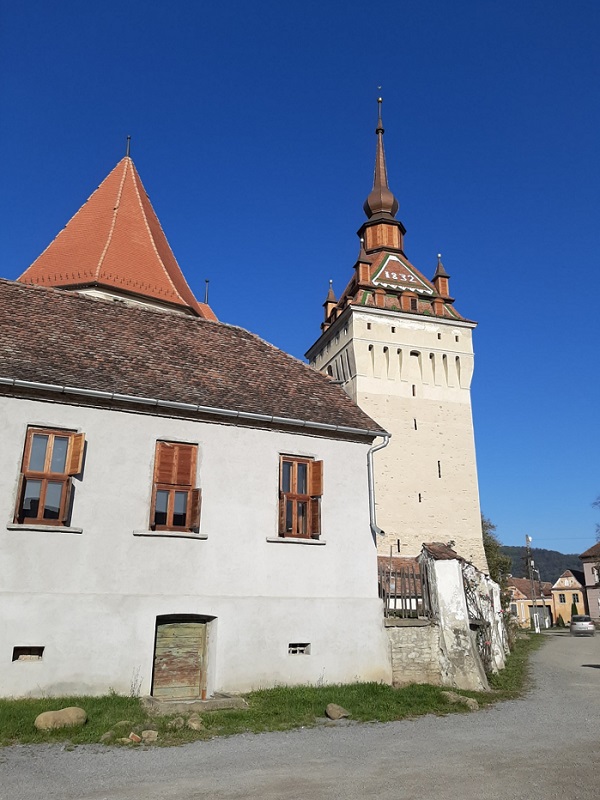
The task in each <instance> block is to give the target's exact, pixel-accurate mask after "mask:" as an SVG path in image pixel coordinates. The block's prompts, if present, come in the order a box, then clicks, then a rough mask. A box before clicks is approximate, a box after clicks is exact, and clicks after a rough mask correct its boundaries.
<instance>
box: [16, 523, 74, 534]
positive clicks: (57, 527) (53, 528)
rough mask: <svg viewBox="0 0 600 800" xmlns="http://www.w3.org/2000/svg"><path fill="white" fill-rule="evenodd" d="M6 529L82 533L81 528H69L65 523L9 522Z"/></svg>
mask: <svg viewBox="0 0 600 800" xmlns="http://www.w3.org/2000/svg"><path fill="white" fill-rule="evenodd" d="M6 530H7V531H41V532H42V533H83V528H71V527H69V526H66V525H32V524H30V523H27V522H25V523H23V524H19V523H16V522H14V523H13V522H11V523H9V524H8V525H7V526H6Z"/></svg>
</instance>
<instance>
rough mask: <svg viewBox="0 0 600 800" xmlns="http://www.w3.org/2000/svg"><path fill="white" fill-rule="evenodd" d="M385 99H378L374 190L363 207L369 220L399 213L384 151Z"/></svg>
mask: <svg viewBox="0 0 600 800" xmlns="http://www.w3.org/2000/svg"><path fill="white" fill-rule="evenodd" d="M382 103H383V99H382V98H381V97H378V98H377V109H378V113H377V127H376V128H375V134H376V136H377V150H376V154H375V176H374V178H373V188H372V190H371V192H370V194H369V196H368V197H367V199H366V200H365V204H364V206H363V208H364V210H365V214H366V215H367V217H368V218H369V219H371V217H373V216H374V215H375V214H389V215H390V216H392V217H394V216H395V215H396V212H397V211H398V208H399V204H398V200H397V199H396V198H395V197H394V195H393V194H392V192H391V191H390V188H389V186H388V179H387V168H386V164H385V151H384V149H383V134H384V127H383V121H382V119H381V105H382Z"/></svg>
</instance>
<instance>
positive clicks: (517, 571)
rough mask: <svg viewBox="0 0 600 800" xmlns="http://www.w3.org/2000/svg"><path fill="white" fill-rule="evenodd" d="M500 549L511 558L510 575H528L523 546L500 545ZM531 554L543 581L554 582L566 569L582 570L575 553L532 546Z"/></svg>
mask: <svg viewBox="0 0 600 800" xmlns="http://www.w3.org/2000/svg"><path fill="white" fill-rule="evenodd" d="M501 549H502V552H503V553H504V555H506V556H509V557H510V559H511V560H512V575H513V576H514V577H515V578H526V577H528V575H527V572H526V567H525V552H526V551H525V548H524V547H508V546H506V545H502V548H501ZM531 555H532V558H533V560H534V561H535V566H536V569H539V571H540V578H541V579H542V580H543V581H551V583H555V582H556V581H557V580H558V579H559V578H560V576H561V575H562V573H563V572H564V571H565V570H566V569H576V570H579V571H581V570H583V565H582V563H581V561H580V560H579V557H578V555H577V554H576V553H559V552H558V551H557V550H544V549H542V548H540V547H532V548H531Z"/></svg>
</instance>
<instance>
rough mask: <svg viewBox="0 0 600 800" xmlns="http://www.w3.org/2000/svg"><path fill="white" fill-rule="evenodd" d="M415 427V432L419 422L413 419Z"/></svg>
mask: <svg viewBox="0 0 600 800" xmlns="http://www.w3.org/2000/svg"><path fill="white" fill-rule="evenodd" d="M413 425H414V426H415V430H417V420H416V419H413Z"/></svg>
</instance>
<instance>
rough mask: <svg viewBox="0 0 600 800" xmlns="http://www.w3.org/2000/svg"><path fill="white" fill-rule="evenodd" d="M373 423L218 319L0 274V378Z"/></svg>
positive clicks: (301, 369)
mask: <svg viewBox="0 0 600 800" xmlns="http://www.w3.org/2000/svg"><path fill="white" fill-rule="evenodd" d="M2 379H17V380H20V381H33V382H36V383H46V384H53V385H59V386H68V387H75V388H84V389H91V390H96V391H101V392H110V393H117V394H122V395H132V396H135V397H144V398H156V399H158V400H165V401H171V402H180V403H188V404H197V405H200V406H205V407H211V408H220V409H228V410H230V411H237V412H241V413H252V414H262V415H268V416H274V417H282V418H285V419H286V420H306V421H311V422H316V423H321V424H325V425H329V426H331V425H334V426H343V427H347V428H355V429H361V430H363V431H364V430H369V431H373V432H374V435H377V434H376V432H377V431H381V428H380V427H379V425H378V424H377V423H375V422H374V421H373V420H372V419H371V418H370V417H368V416H367V415H366V414H365V413H364V412H363V411H361V410H360V409H359V408H358V406H356V405H355V404H354V403H353V402H352V400H350V398H349V397H348V396H347V395H346V393H345V392H344V391H343V390H342V389H341V388H340V387H339V386H336V385H335V384H333V383H332V382H331V380H330V379H329V378H328V377H326V376H324V375H322V374H321V373H319V372H316V371H315V370H312V369H311V368H310V367H308V366H307V365H306V364H303V363H302V362H300V361H298V360H297V359H295V358H293V357H292V356H289V355H287V354H286V353H283V352H282V351H281V350H278V349H277V348H275V347H273V346H272V345H270V344H268V343H267V342H265V341H263V340H262V339H260V338H259V337H258V336H255V335H254V334H252V333H249V332H248V331H245V330H243V329H241V328H237V327H233V326H231V325H225V324H224V323H220V322H213V321H210V320H205V319H201V318H199V317H192V316H188V315H185V314H172V313H169V312H166V311H160V310H155V309H149V308H144V307H134V306H131V305H128V304H126V303H123V302H120V301H115V300H98V299H95V298H90V297H87V296H85V295H81V294H79V293H77V292H69V291H64V290H60V289H53V288H50V289H47V288H43V287H40V286H28V285H25V284H23V283H16V282H12V281H6V280H0V380H1V382H2V383H4V384H5V383H6V381H5V380H2Z"/></svg>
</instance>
